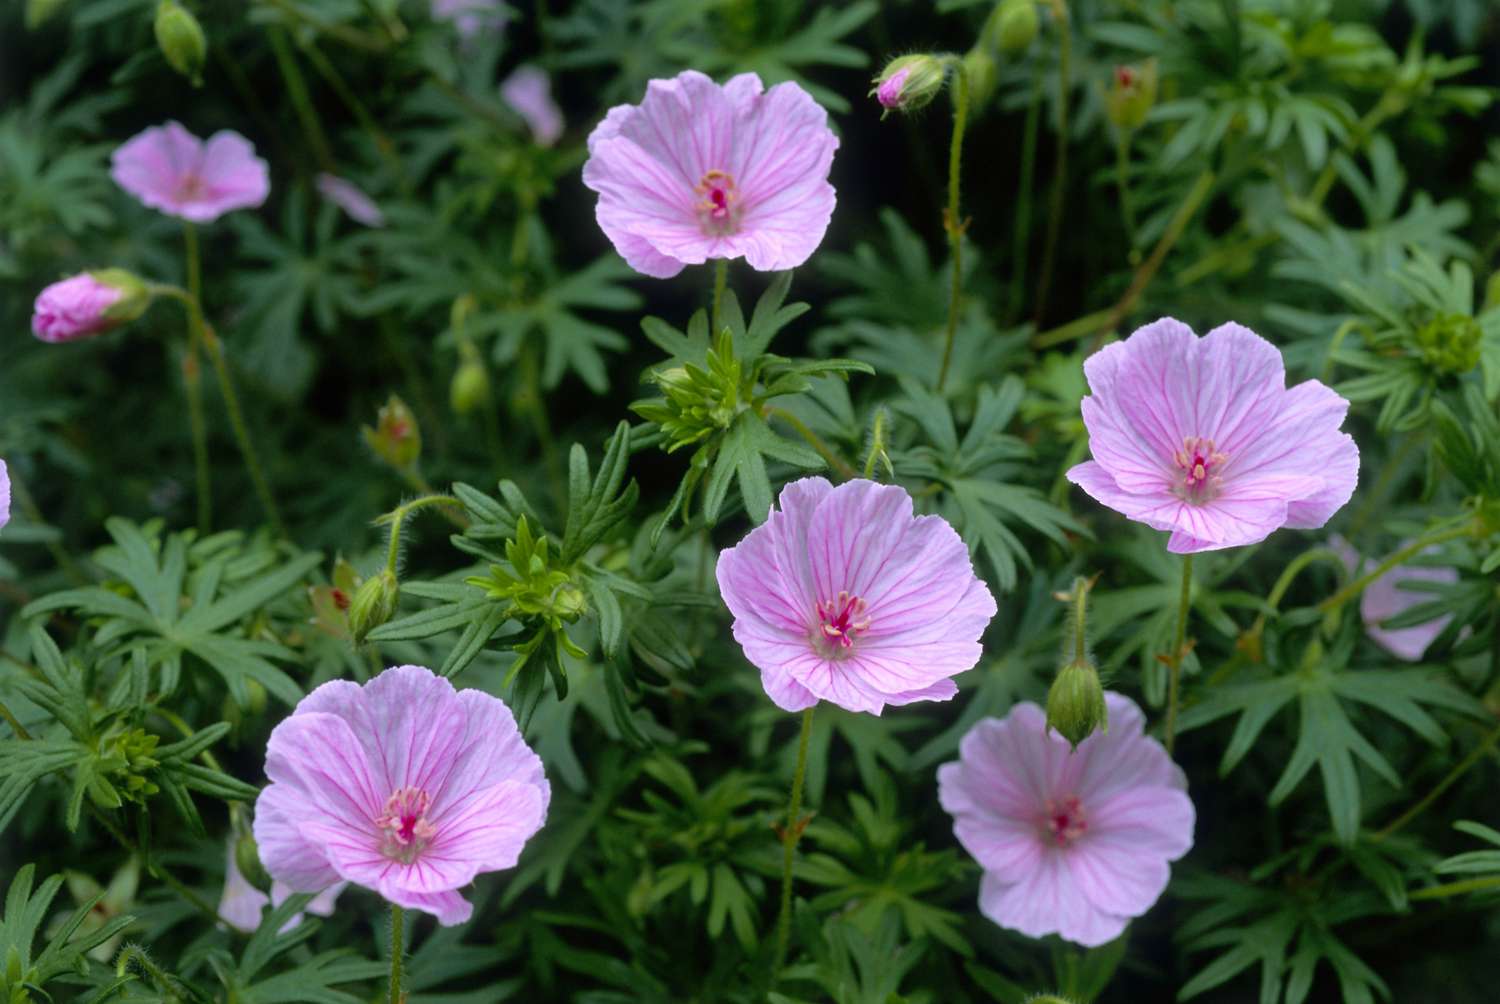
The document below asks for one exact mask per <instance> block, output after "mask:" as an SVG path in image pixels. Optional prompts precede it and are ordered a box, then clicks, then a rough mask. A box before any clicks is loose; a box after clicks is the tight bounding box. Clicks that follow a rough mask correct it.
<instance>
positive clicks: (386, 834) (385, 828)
mask: <svg viewBox="0 0 1500 1004" xmlns="http://www.w3.org/2000/svg"><path fill="white" fill-rule="evenodd" d="M431 807H432V796H431V795H429V794H427V792H425V791H423V790H422V789H421V788H397V789H396V792H395V794H393V795H392V796H391V797H390V798H388V799H386V801H385V811H384V812H383V813H381V815H380V817H379V818H378V819H376V820H375V825H376V826H377V827H379V828H380V831H381V838H380V853H382V854H384V855H385V856H386V857H388V858H393V859H395V860H396V861H400V862H401V863H402V864H407V865H409V864H411V863H412V862H413V861H414V860H416V857H417V855H418V854H420V853H422V850H423V849H424V848H426V846H427V845H428V844H430V843H432V838H433V837H435V836H437V827H436V826H433V825H432V823H431V822H430V821H429V820H428V818H427V810H428V809H429V808H431Z"/></svg>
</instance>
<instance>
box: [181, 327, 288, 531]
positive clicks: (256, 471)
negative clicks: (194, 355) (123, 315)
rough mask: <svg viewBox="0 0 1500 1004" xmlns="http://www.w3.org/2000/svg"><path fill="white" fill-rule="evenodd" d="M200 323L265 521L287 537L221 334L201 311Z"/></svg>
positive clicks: (225, 405)
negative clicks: (205, 319)
mask: <svg viewBox="0 0 1500 1004" xmlns="http://www.w3.org/2000/svg"><path fill="white" fill-rule="evenodd" d="M198 323H199V324H201V325H202V326H203V344H204V345H205V346H206V347H207V348H208V359H209V361H210V362H211V363H213V366H214V376H215V377H217V378H218V381H219V392H220V393H221V394H223V395H224V407H225V410H227V411H228V412H229V426H230V428H231V429H233V430H234V439H235V442H236V443H238V444H239V447H240V455H241V456H242V457H243V458H244V460H245V468H246V469H247V470H248V471H249V472H250V481H251V483H252V484H253V485H254V486H255V494H256V496H257V497H258V498H259V499H260V505H261V508H262V509H264V510H265V511H266V518H267V519H269V520H270V521H271V528H272V529H273V530H275V531H276V535H277V536H278V537H285V536H286V535H287V532H286V524H285V523H284V522H282V519H281V510H280V509H278V508H277V507H276V497H275V496H274V495H272V494H271V483H270V482H269V481H267V480H266V474H265V471H264V470H263V469H262V468H261V465H260V458H259V457H258V456H257V455H256V452H255V442H254V441H253V440H252V439H251V438H250V427H249V426H248V425H246V424H245V413H244V411H243V410H241V408H240V398H239V395H238V394H237V393H235V389H234V380H233V378H232V377H231V376H230V373H229V364H228V363H227V362H226V361H225V359H224V349H223V346H222V345H220V343H219V337H218V335H215V334H214V329H213V328H211V327H209V326H208V324H207V323H205V322H204V320H203V315H202V312H201V310H200V311H199V314H198Z"/></svg>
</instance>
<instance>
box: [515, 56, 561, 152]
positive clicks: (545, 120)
mask: <svg viewBox="0 0 1500 1004" xmlns="http://www.w3.org/2000/svg"><path fill="white" fill-rule="evenodd" d="M500 97H502V98H504V99H505V103H506V104H508V105H510V107H511V108H513V109H514V110H515V113H516V114H517V115H519V116H521V117H522V118H523V119H525V120H526V125H527V126H529V127H530V129H531V138H532V139H534V140H536V144H537V145H538V146H551V145H552V144H554V143H556V142H557V141H558V139H559V138H560V137H561V136H562V134H563V117H562V109H560V108H558V107H557V102H556V101H553V100H552V82H551V81H550V80H549V79H548V78H547V74H546V73H545V72H544V71H543V70H541V69H538V68H537V67H535V66H522V67H520V68H519V69H517V70H516V72H514V73H512V74H511V75H510V76H509V77H507V78H506V80H505V83H503V84H501V85H500Z"/></svg>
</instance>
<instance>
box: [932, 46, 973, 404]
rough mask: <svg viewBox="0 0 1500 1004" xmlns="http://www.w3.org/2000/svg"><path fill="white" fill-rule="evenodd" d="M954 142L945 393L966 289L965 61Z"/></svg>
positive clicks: (947, 215)
mask: <svg viewBox="0 0 1500 1004" xmlns="http://www.w3.org/2000/svg"><path fill="white" fill-rule="evenodd" d="M952 63H953V141H952V142H951V143H950V144H949V146H948V208H947V209H946V210H944V212H943V228H944V229H945V230H947V231H948V247H949V249H950V254H951V257H952V258H953V282H952V286H951V288H950V290H949V293H948V330H947V334H946V336H945V337H944V339H943V363H942V365H941V366H940V367H939V368H938V379H937V389H938V392H939V393H942V390H943V385H944V384H946V383H947V382H948V365H949V364H950V363H951V362H952V361H953V340H954V337H955V336H956V335H957V334H958V310H959V305H960V303H959V301H960V298H961V294H962V287H963V271H964V259H963V247H964V224H963V222H962V221H961V220H960V219H959V215H958V196H959V180H960V174H961V171H960V167H961V166H962V163H963V152H964V128H965V126H967V125H968V122H969V74H968V71H967V70H965V69H964V64H963V60H961V59H957V58H955V59H954V60H953V61H952Z"/></svg>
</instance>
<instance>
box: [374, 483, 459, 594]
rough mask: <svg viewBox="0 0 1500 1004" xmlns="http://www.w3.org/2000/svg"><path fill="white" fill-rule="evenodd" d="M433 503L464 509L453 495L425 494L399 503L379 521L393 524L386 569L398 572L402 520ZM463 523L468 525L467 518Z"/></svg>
mask: <svg viewBox="0 0 1500 1004" xmlns="http://www.w3.org/2000/svg"><path fill="white" fill-rule="evenodd" d="M431 505H446V506H454V507H455V508H457V509H459V510H460V511H462V510H463V507H464V504H463V503H462V502H461V501H459V500H458V499H457V498H455V497H453V496H452V495H424V496H422V497H421V498H415V499H412V500H411V501H410V502H403V503H402V504H401V505H398V506H397V507H396V508H394V509H392V510H391V511H390V512H388V513H386V514H385V515H384V516H382V517H381V518H380V519H379V520H378V521H377V522H380V523H389V524H390V525H391V539H390V544H389V546H387V548H386V553H385V568H386V571H388V572H390V573H391V574H392V575H395V574H396V561H397V559H399V558H400V556H401V523H402V521H404V520H405V519H406V517H407V516H409V515H411V514H412V513H414V512H416V511H417V510H418V509H423V508H426V507H427V506H431ZM463 525H464V526H468V521H467V520H465V522H464V524H463Z"/></svg>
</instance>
